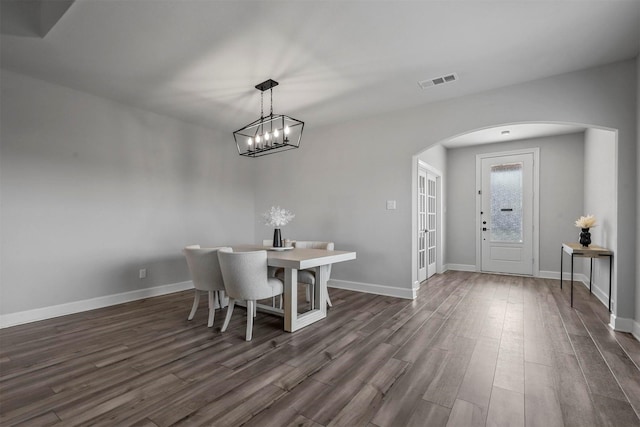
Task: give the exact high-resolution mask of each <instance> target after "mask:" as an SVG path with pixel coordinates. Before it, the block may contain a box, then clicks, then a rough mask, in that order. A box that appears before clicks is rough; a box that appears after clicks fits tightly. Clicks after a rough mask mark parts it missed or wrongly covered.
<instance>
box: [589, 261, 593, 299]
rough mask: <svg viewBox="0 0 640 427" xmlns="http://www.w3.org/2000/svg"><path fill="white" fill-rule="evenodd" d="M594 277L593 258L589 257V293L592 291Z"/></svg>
mask: <svg viewBox="0 0 640 427" xmlns="http://www.w3.org/2000/svg"><path fill="white" fill-rule="evenodd" d="M592 277H593V258H589V293H591V278H592Z"/></svg>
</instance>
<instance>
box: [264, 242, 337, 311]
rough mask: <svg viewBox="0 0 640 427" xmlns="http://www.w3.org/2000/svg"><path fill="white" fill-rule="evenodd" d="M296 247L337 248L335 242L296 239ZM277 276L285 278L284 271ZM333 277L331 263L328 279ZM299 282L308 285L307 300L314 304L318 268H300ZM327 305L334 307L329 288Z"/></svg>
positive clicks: (330, 249)
mask: <svg viewBox="0 0 640 427" xmlns="http://www.w3.org/2000/svg"><path fill="white" fill-rule="evenodd" d="M293 246H294V247H295V248H302V249H326V250H328V251H332V250H334V248H335V244H334V243H333V242H318V241H313V240H296V241H295V242H294V243H293ZM276 277H278V278H280V279H283V278H284V272H282V273H280V272H279V273H278V274H277V275H276ZM329 277H331V265H329V271H328V272H327V280H328V279H329ZM298 283H302V284H304V285H306V286H307V301H310V302H311V306H313V298H314V295H315V289H314V288H315V285H316V270H315V269H313V268H310V269H308V270H300V271H298ZM327 305H328V306H329V307H333V305H332V304H331V298H329V290H328V289H327Z"/></svg>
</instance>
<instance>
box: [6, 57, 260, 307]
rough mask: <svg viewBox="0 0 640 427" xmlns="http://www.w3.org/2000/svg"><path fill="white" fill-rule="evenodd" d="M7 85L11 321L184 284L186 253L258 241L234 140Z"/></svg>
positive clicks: (24, 84)
mask: <svg viewBox="0 0 640 427" xmlns="http://www.w3.org/2000/svg"><path fill="white" fill-rule="evenodd" d="M1 84H2V86H1V90H2V116H1V122H2V146H1V149H0V150H1V151H0V153H1V157H0V170H1V184H2V191H1V194H2V205H1V210H0V214H1V222H2V239H1V240H2V241H1V243H0V245H1V259H2V269H1V273H0V274H1V276H0V279H1V280H0V282H1V288H0V289H1V290H0V293H1V298H0V301H1V305H0V312H1V313H2V314H9V313H14V312H19V311H24V310H29V309H35V308H40V307H48V306H54V305H58V304H63V303H68V302H73V301H79V300H86V299H90V298H94V297H100V296H105V295H112V294H117V293H121V292H127V291H134V290H138V289H141V288H148V287H153V286H159V285H166V284H172V283H178V282H182V281H185V280H188V274H187V270H186V263H185V262H184V259H183V256H182V254H181V253H180V249H181V248H182V247H183V246H184V245H185V244H190V243H202V244H220V243H233V242H242V241H250V240H251V239H252V238H253V227H251V226H250V224H252V221H253V212H254V211H255V208H254V204H253V187H252V183H251V179H250V177H251V174H250V170H248V169H247V167H246V163H244V162H242V161H241V160H242V159H238V155H237V153H236V152H235V150H236V149H235V146H234V145H233V144H232V143H230V141H229V135H221V134H219V133H216V132H214V131H212V130H209V129H206V128H202V127H198V126H193V125H189V124H186V123H184V122H181V121H178V120H174V119H170V118H167V117H162V116H159V115H156V114H152V113H148V112H143V111H140V110H136V109H133V108H129V107H126V106H124V105H121V104H117V103H115V102H112V101H109V100H105V99H102V98H98V97H95V96H92V95H88V94H85V93H82V92H78V91H75V90H71V89H68V88H64V87H61V86H56V85H52V84H49V83H45V82H42V81H39V80H35V79H32V78H29V77H25V76H22V75H19V74H15V73H12V72H9V71H6V70H2V80H1ZM140 268H147V269H148V276H147V278H146V279H144V280H140V279H138V270H139V269H140Z"/></svg>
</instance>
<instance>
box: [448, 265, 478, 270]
mask: <svg viewBox="0 0 640 427" xmlns="http://www.w3.org/2000/svg"><path fill="white" fill-rule="evenodd" d="M447 270H454V271H477V270H476V266H475V265H471V264H447V265H446V269H445V271H447Z"/></svg>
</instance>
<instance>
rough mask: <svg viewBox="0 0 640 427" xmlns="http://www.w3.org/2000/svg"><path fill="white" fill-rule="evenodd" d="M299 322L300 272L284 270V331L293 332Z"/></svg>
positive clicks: (293, 269)
mask: <svg viewBox="0 0 640 427" xmlns="http://www.w3.org/2000/svg"><path fill="white" fill-rule="evenodd" d="M297 320H298V270H296V269H295V268H285V269H284V330H285V331H287V332H293V331H295V330H296V329H297V326H298V325H297Z"/></svg>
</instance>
